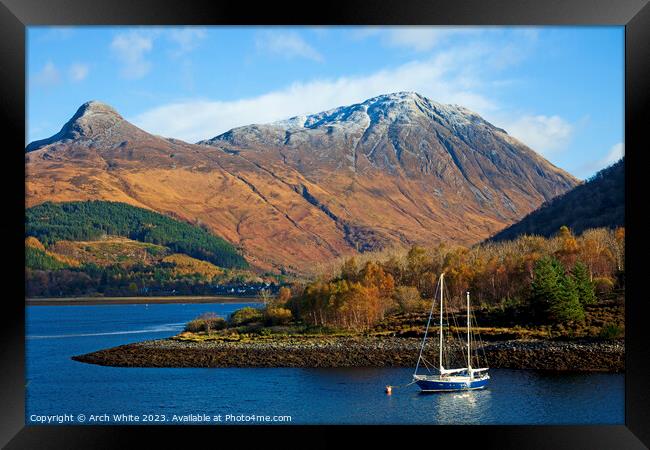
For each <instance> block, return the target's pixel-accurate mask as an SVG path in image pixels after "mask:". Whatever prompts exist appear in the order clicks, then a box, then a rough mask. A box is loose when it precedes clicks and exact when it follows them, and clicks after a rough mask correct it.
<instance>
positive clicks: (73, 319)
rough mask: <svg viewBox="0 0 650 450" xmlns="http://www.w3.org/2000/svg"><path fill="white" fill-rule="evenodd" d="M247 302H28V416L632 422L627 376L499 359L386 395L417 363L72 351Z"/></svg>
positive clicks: (157, 420) (65, 419)
mask: <svg viewBox="0 0 650 450" xmlns="http://www.w3.org/2000/svg"><path fill="white" fill-rule="evenodd" d="M247 305H249V304H248V303H214V304H192V303H186V304H157V305H156V304H128V305H71V306H59V305H57V306H27V307H26V378H27V379H26V399H25V400H26V418H25V420H26V423H27V424H36V423H43V422H44V421H46V423H47V421H49V423H50V424H58V423H64V424H66V425H70V424H88V425H98V424H114V423H122V424H142V423H145V421H146V423H149V424H152V425H164V424H174V425H178V424H200V425H206V424H214V425H221V424H226V425H235V424H236V425H244V424H255V425H259V424H264V423H268V424H286V423H291V424H623V423H624V375H623V374H609V373H587V374H585V373H551V372H542V371H531V370H506V369H492V370H491V371H490V375H491V377H492V379H491V380H490V385H489V388H488V389H486V390H482V391H472V392H465V393H442V394H441V393H438V394H422V393H420V392H419V389H418V388H417V386H415V385H411V386H407V387H399V388H395V389H394V390H393V393H392V395H386V394H385V393H384V386H386V385H405V384H407V383H408V382H409V381H410V380H411V374H412V372H413V369H412V368H346V369H309V368H305V369H299V368H259V369H258V368H246V369H240V368H215V369H199V368H197V369H193V368H192V369H179V368H118V367H103V366H96V365H91V364H85V363H81V362H77V361H73V360H72V359H71V357H72V356H74V355H80V354H83V353H88V352H92V351H96V350H100V349H104V348H108V347H113V346H116V345H122V344H127V343H131V342H137V341H142V340H148V339H160V338H165V337H168V336H172V335H174V334H176V333H178V332H179V331H180V330H182V328H183V326H184V324H185V323H186V322H187V321H189V320H191V319H193V318H195V317H196V316H198V315H199V314H202V313H205V312H215V313H217V314H218V315H221V316H227V315H228V314H229V313H231V312H233V311H234V310H236V309H239V308H241V307H243V306H247ZM63 415H66V416H63ZM218 417H220V418H221V419H218ZM91 418H92V420H91ZM135 418H137V421H136V419H135ZM226 418H228V420H226Z"/></svg>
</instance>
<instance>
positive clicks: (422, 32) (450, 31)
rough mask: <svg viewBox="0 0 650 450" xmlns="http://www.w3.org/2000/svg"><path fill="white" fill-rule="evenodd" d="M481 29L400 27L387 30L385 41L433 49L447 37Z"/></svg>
mask: <svg viewBox="0 0 650 450" xmlns="http://www.w3.org/2000/svg"><path fill="white" fill-rule="evenodd" d="M478 32H479V30H477V29H473V28H452V27H419V26H413V27H405V28H402V27H399V28H393V29H390V30H389V31H388V32H387V36H386V37H385V41H386V43H387V44H388V45H391V46H394V47H405V48H410V49H412V50H415V51H419V52H422V51H427V50H431V49H433V48H434V47H436V46H437V45H439V44H440V43H442V42H444V41H445V40H446V39H448V38H449V37H452V36H457V35H468V34H476V33H478Z"/></svg>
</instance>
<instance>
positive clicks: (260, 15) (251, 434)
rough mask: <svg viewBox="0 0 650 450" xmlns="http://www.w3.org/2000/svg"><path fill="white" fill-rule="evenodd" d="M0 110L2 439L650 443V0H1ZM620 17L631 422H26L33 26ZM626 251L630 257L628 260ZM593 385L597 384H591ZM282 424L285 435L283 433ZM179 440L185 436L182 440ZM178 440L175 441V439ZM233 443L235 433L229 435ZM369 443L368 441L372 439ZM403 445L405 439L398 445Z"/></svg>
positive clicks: (115, 443)
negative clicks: (647, 287)
mask: <svg viewBox="0 0 650 450" xmlns="http://www.w3.org/2000/svg"><path fill="white" fill-rule="evenodd" d="M0 22H1V23H0V55H1V60H2V62H1V63H0V78H1V81H0V120H1V122H0V123H2V124H4V125H5V129H6V131H5V133H3V138H4V139H3V140H4V142H5V145H4V149H3V152H2V158H3V162H4V164H3V168H4V171H3V176H2V180H3V183H5V186H4V190H3V191H2V192H3V193H4V194H5V195H3V196H2V197H3V200H4V204H5V208H6V209H7V212H6V214H5V215H4V217H3V220H0V226H1V227H2V231H3V234H2V236H3V237H4V238H5V239H4V243H5V248H6V249H10V250H11V253H10V257H8V258H6V260H5V261H6V262H7V264H6V269H5V270H4V273H5V275H6V276H7V277H6V279H5V286H4V288H5V289H4V291H5V292H4V294H5V295H4V297H5V298H4V299H3V300H4V301H3V305H2V307H3V312H4V314H3V317H4V320H3V323H2V327H0V330H1V333H2V341H1V342H2V354H1V357H2V366H1V367H2V371H1V372H0V376H1V377H2V391H1V392H0V399H2V400H1V401H0V404H1V406H0V407H1V408H2V414H1V415H0V417H1V418H2V420H1V424H0V444H1V445H3V446H6V447H5V448H68V449H72V448H93V447H97V448H116V447H117V448H119V447H126V448H129V447H131V446H135V445H136V442H138V441H140V442H142V441H141V439H144V440H145V441H144V442H151V441H149V440H155V441H157V442H158V444H157V446H159V447H163V448H167V447H169V446H171V445H172V444H173V443H174V442H180V443H179V444H176V445H192V446H194V445H199V444H197V443H195V442H194V441H195V440H196V439H199V438H204V439H209V441H208V442H210V443H211V444H210V445H212V446H218V445H225V442H226V437H229V438H234V439H235V441H234V442H238V440H239V442H241V443H244V444H245V445H244V446H245V447H248V445H249V444H253V442H254V441H255V444H257V445H265V446H267V445H272V444H274V443H275V444H280V445H283V444H284V445H290V446H305V447H306V446H308V447H318V448H321V447H326V448H327V447H331V446H334V445H342V444H341V442H342V438H341V437H340V436H338V433H337V431H340V430H341V429H344V430H346V431H352V432H354V433H355V434H356V433H358V434H359V437H360V438H362V439H370V440H372V441H375V442H382V443H383V442H386V440H387V439H391V438H393V439H395V440H396V442H398V443H401V444H402V445H404V444H406V445H413V444H414V439H418V440H422V441H423V442H428V443H429V444H432V443H434V442H445V441H447V442H450V445H453V444H451V443H455V444H456V445H462V446H465V445H480V446H481V447H488V448H490V447H493V448H499V449H510V448H512V449H520V448H554V449H561V448H572V449H578V448H589V449H600V448H603V449H610V448H618V449H623V448H645V447H646V446H650V412H649V411H650V408H649V404H650V387H649V386H650V383H648V381H649V380H650V346H649V345H648V344H646V342H647V338H648V337H649V336H650V334H649V333H648V332H647V331H646V330H647V329H648V328H647V327H646V326H645V325H644V323H645V322H646V321H647V317H648V315H647V314H646V313H647V311H648V307H647V304H648V300H646V298H644V296H643V287H644V286H643V280H644V276H643V274H642V272H641V271H642V270H643V268H642V264H641V261H642V257H643V253H642V252H643V251H644V250H645V248H647V246H646V245H644V244H645V243H646V242H645V240H646V238H645V236H644V232H645V230H644V227H643V223H644V222H643V209H644V208H643V206H644V205H643V204H642V202H644V200H645V198H644V195H643V181H644V177H643V170H644V165H643V159H642V158H643V154H644V151H646V150H647V143H646V142H647V138H646V137H645V134H646V133H645V128H646V127H647V126H648V125H647V124H649V123H650V114H649V112H648V110H649V108H650V86H649V85H650V82H649V81H648V80H650V6H648V0H619V1H616V2H614V1H608V0H572V1H561V0H549V1H546V2H535V1H532V0H526V1H522V0H519V1H518V0H501V1H499V0H483V1H481V0H471V1H469V0H465V1H459V0H456V1H450V0H447V1H424V0H401V1H399V2H397V1H394V2H388V1H381V2H378V1H373V2H371V1H362V0H353V1H346V2H342V1H341V2H338V1H337V2H331V1H330V2H327V3H322V4H316V3H313V4H311V5H307V4H305V3H300V4H285V5H281V4H277V3H254V2H248V3H246V2H241V1H240V2H234V1H228V2H221V3H216V2H214V1H209V0H194V1H191V2H190V1H185V2H174V1H169V0H140V1H126V0H97V1H83V0H43V1H37V0H0ZM137 24H143V25H144V24H148V25H154V24H157V25H173V24H183V25H226V24H237V25H244V24H250V25H268V24H285V25H312V24H313V25H317V24H322V25H330V24H341V25H370V24H372V25H584V26H589V25H624V26H625V30H626V31H625V41H626V42H625V59H626V70H625V102H626V105H625V114H626V123H625V147H626V160H627V161H626V175H625V176H626V236H627V245H626V258H627V261H626V267H627V275H626V291H627V292H626V297H627V302H626V303H627V304H626V373H625V425H621V426H596V425H594V426H399V427H390V426H381V427H371V426H368V427H366V426H353V427H338V426H333V427H329V426H322V427H320V426H289V427H284V426H283V427H259V426H254V427H241V426H235V427H204V426H200V427H172V426H162V427H140V426H120V427H113V426H105V427H102V426H32V425H30V426H25V423H24V417H25V416H24V406H25V405H24V385H25V377H24V375H25V364H24V350H25V345H24V335H25V333H24V319H25V308H24V304H21V303H20V302H19V301H18V299H17V298H16V297H18V296H19V295H23V298H24V283H21V282H20V281H19V280H21V279H24V264H23V262H24V259H23V258H24V247H23V242H22V240H23V239H22V238H23V233H24V176H25V173H24V170H22V171H21V170H20V169H19V168H20V167H23V168H24V155H21V154H20V153H21V151H20V148H23V147H24V145H25V117H26V116H25V98H26V97H25V95H26V92H25V37H26V26H30V25H137ZM630 261H631V262H632V263H630ZM594 395H598V393H597V392H594ZM281 433H282V434H281ZM179 440H180V441H179ZM176 445H174V446H176ZM230 445H236V444H230ZM368 445H371V444H368ZM396 445H399V444H396Z"/></svg>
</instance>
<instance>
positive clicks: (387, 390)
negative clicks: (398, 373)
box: [386, 386, 393, 395]
mask: <svg viewBox="0 0 650 450" xmlns="http://www.w3.org/2000/svg"><path fill="white" fill-rule="evenodd" d="M392 392H393V387H392V386H386V394H388V395H390V394H392Z"/></svg>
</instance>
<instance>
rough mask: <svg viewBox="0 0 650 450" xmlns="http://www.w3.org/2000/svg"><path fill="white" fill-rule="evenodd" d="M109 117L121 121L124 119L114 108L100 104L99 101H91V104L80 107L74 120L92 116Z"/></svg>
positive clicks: (87, 103)
mask: <svg viewBox="0 0 650 450" xmlns="http://www.w3.org/2000/svg"><path fill="white" fill-rule="evenodd" d="M102 114H103V115H108V116H114V117H117V118H119V119H122V116H121V115H120V114H119V113H118V112H117V111H116V110H115V108H113V107H112V106H110V105H108V104H106V103H103V102H100V101H98V100H90V101H89V102H86V103H84V104H83V105H81V106H80V107H79V109H78V110H77V112H76V113H75V115H74V116H73V119H74V118H75V117H83V116H92V115H102Z"/></svg>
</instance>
